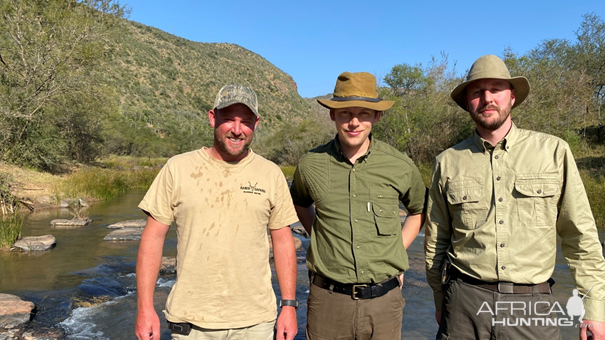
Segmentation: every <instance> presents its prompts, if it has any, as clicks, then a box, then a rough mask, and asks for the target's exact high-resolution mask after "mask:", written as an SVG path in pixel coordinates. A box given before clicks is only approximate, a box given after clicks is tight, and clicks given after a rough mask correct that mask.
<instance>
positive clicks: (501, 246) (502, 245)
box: [357, 243, 504, 248]
mask: <svg viewBox="0 0 605 340" xmlns="http://www.w3.org/2000/svg"><path fill="white" fill-rule="evenodd" d="M357 248H359V246H357ZM500 248H504V243H500Z"/></svg>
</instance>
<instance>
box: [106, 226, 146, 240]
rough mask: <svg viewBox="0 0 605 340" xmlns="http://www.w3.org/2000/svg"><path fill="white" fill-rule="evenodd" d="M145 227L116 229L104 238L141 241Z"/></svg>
mask: <svg viewBox="0 0 605 340" xmlns="http://www.w3.org/2000/svg"><path fill="white" fill-rule="evenodd" d="M143 229H144V228H122V229H116V230H114V231H112V232H110V233H109V234H107V236H105V238H103V240H104V241H140V240H141V234H143Z"/></svg>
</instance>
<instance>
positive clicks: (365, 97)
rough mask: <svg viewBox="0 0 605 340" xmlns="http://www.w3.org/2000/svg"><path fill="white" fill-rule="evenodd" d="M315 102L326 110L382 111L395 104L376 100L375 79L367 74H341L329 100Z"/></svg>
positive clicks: (380, 99)
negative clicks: (364, 109) (353, 108)
mask: <svg viewBox="0 0 605 340" xmlns="http://www.w3.org/2000/svg"><path fill="white" fill-rule="evenodd" d="M317 102H318V103H319V104H321V105H322V106H324V107H327V108H328V109H343V108H346V107H363V108H366V109H371V110H376V111H384V110H388V109H390V108H391V106H393V104H394V103H395V102H393V101H390V100H382V98H378V91H377V90H376V77H374V75H372V74H370V73H367V72H357V73H351V72H343V73H341V74H340V75H339V76H338V79H336V86H335V87H334V93H333V94H332V98H331V99H318V100H317Z"/></svg>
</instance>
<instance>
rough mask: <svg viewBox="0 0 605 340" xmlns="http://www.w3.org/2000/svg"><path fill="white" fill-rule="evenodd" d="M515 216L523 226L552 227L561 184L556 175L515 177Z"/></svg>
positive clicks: (555, 219) (555, 217)
mask: <svg viewBox="0 0 605 340" xmlns="http://www.w3.org/2000/svg"><path fill="white" fill-rule="evenodd" d="M513 195H514V197H515V201H516V203H517V204H516V206H517V215H518V217H519V220H520V221H521V223H523V224H524V225H525V226H528V227H532V226H536V227H544V226H554V225H555V223H556V221H557V201H558V199H559V196H560V195H561V182H560V181H559V179H558V178H557V176H556V174H552V175H548V174H540V175H536V174H529V175H517V176H516V178H515V192H514V193H513Z"/></svg>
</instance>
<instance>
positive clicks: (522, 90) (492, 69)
mask: <svg viewBox="0 0 605 340" xmlns="http://www.w3.org/2000/svg"><path fill="white" fill-rule="evenodd" d="M479 79H503V80H506V81H508V82H509V83H510V84H511V85H512V86H513V88H514V89H515V104H513V108H514V107H516V106H519V104H521V103H522V102H523V101H524V100H525V98H527V95H529V81H527V78H525V77H511V76H510V72H509V71H508V68H507V67H506V64H504V61H502V59H500V58H498V57H497V56H495V55H493V54H489V55H484V56H483V57H481V58H479V59H477V60H476V61H475V62H474V63H473V66H471V69H470V70H469V71H468V74H467V76H466V81H465V82H464V83H462V84H460V85H458V86H456V88H455V89H454V90H453V91H452V93H451V96H452V99H453V100H454V101H455V102H456V104H458V106H460V107H461V108H463V109H464V110H465V111H468V109H467V107H466V98H465V97H466V87H467V86H468V84H470V83H472V82H474V81H475V80H479Z"/></svg>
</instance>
